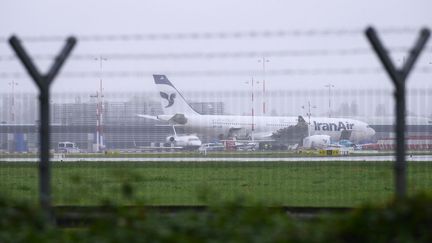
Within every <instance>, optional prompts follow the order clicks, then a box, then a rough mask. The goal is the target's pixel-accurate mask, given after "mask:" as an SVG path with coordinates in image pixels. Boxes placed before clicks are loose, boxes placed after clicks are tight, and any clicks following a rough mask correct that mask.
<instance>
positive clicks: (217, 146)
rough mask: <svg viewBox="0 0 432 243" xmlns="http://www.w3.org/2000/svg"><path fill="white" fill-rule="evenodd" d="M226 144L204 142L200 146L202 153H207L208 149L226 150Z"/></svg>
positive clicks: (199, 149)
mask: <svg viewBox="0 0 432 243" xmlns="http://www.w3.org/2000/svg"><path fill="white" fill-rule="evenodd" d="M224 150H225V146H224V145H223V144H222V143H204V144H202V145H201V146H200V147H199V148H198V151H199V152H200V153H205V152H208V151H224Z"/></svg>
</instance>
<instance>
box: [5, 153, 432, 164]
mask: <svg viewBox="0 0 432 243" xmlns="http://www.w3.org/2000/svg"><path fill="white" fill-rule="evenodd" d="M406 159H407V161H408V162H432V155H413V156H407V157H406ZM38 161H39V159H38V158H1V159H0V162H38ZM51 161H52V162H71V163H73V162H239V163H241V162H323V161H328V162H332V161H353V162H372V161H377V162H388V161H395V156H390V155H384V156H376V155H374V156H338V157H286V158H282V157H281V158H260V157H254V158H251V157H244V158H229V157H225V158H214V157H210V158H209V157H178V158H148V157H147V158H128V157H124V158H85V157H82V158H52V159H51Z"/></svg>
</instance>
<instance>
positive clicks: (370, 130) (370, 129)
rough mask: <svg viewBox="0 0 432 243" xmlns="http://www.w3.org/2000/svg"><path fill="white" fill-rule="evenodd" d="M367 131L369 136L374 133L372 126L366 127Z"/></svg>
mask: <svg viewBox="0 0 432 243" xmlns="http://www.w3.org/2000/svg"><path fill="white" fill-rule="evenodd" d="M367 133H368V136H369V137H373V136H374V135H375V130H374V129H373V128H368V131H367Z"/></svg>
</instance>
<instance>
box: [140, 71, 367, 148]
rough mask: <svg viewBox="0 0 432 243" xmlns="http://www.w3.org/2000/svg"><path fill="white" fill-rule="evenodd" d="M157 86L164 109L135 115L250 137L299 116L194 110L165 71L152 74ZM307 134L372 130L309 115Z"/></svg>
mask: <svg viewBox="0 0 432 243" xmlns="http://www.w3.org/2000/svg"><path fill="white" fill-rule="evenodd" d="M153 78H154V82H155V84H156V86H157V87H158V89H159V95H160V98H161V100H162V102H163V103H162V106H163V110H164V114H163V115H157V116H151V115H138V116H139V117H143V118H147V119H153V120H158V121H165V122H168V123H169V124H171V125H177V126H183V127H184V129H185V130H191V131H194V132H196V133H203V134H212V135H215V136H217V137H219V138H220V137H223V138H230V137H236V136H241V135H246V137H247V138H249V139H251V140H256V141H260V140H267V141H268V140H269V139H272V135H273V133H274V132H276V131H278V130H279V129H283V128H286V127H289V126H294V125H296V124H298V122H299V120H300V119H301V120H303V121H304V119H303V118H301V116H300V117H296V116H291V117H282V116H250V115H249V116H238V115H202V114H199V113H198V112H197V111H195V110H194V109H193V108H192V107H191V106H190V105H189V104H188V103H187V101H186V99H185V98H184V96H183V95H182V94H181V93H180V91H179V90H177V88H176V87H175V86H174V85H173V84H172V83H171V82H170V81H169V80H168V78H167V77H166V76H165V75H159V74H155V75H153ZM308 127H309V136H314V135H328V136H330V137H331V139H332V140H333V141H339V140H340V139H341V136H342V137H343V138H344V139H346V137H348V138H349V140H350V141H354V142H357V141H361V140H365V139H370V138H371V137H372V136H374V134H375V131H374V129H372V128H371V127H370V126H369V125H368V124H367V123H365V122H362V121H359V120H353V119H349V118H328V117H311V119H310V123H309V124H308Z"/></svg>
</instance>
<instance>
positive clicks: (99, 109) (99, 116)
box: [90, 56, 108, 152]
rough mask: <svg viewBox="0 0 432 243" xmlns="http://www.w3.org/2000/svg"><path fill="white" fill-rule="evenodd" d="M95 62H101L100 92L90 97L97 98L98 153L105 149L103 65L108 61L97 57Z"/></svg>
mask: <svg viewBox="0 0 432 243" xmlns="http://www.w3.org/2000/svg"><path fill="white" fill-rule="evenodd" d="M94 60H95V61H99V91H96V95H91V96H90V97H94V98H96V152H100V151H101V150H102V149H103V148H104V140H103V111H104V107H103V102H104V101H103V97H104V95H103V84H102V63H103V61H107V60H108V58H106V57H102V56H99V57H95V58H94Z"/></svg>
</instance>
